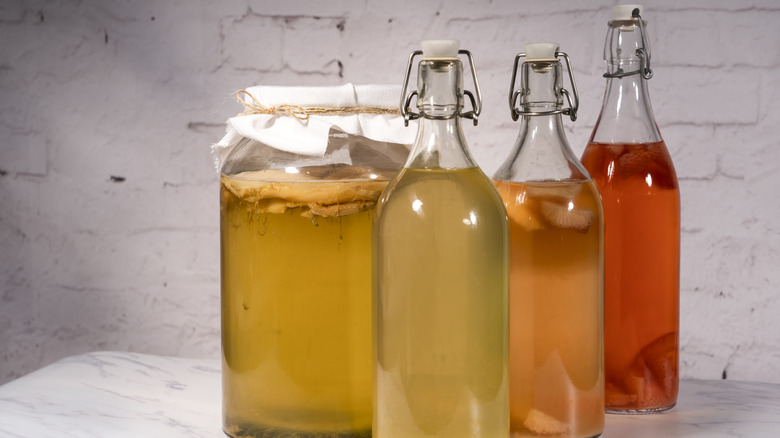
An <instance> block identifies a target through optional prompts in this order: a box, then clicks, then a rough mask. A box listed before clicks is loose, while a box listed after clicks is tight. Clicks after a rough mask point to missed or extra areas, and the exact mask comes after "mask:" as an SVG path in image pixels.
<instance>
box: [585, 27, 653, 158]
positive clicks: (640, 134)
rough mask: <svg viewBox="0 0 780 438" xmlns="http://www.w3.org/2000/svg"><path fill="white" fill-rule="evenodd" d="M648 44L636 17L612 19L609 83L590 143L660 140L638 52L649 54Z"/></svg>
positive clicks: (606, 52)
mask: <svg viewBox="0 0 780 438" xmlns="http://www.w3.org/2000/svg"><path fill="white" fill-rule="evenodd" d="M645 26H646V24H645ZM645 43H646V41H645V39H644V38H643V37H642V33H641V31H640V28H639V26H638V20H637V19H630V20H621V21H610V22H609V28H608V31H607V38H606V42H605V44H604V60H605V61H606V63H607V74H606V75H605V76H606V77H607V86H606V91H605V93H604V101H603V103H602V106H601V114H600V115H599V118H598V120H597V121H596V126H595V127H594V129H593V134H592V135H591V138H590V142H591V143H651V142H657V141H661V133H660V131H659V130H658V126H657V125H656V122H655V116H654V115H653V108H652V105H651V104H650V94H649V92H648V81H647V79H645V78H644V77H643V75H642V73H641V71H640V69H641V68H642V60H641V57H640V56H639V53H645V54H646V55H644V56H649V47H646V45H645Z"/></svg>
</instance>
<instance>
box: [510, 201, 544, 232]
mask: <svg viewBox="0 0 780 438" xmlns="http://www.w3.org/2000/svg"><path fill="white" fill-rule="evenodd" d="M507 211H509V212H510V213H511V214H509V215H508V216H509V222H511V223H515V224H518V225H520V226H521V227H523V229H525V230H527V231H536V230H541V229H543V228H544V224H543V223H542V221H540V220H539V219H537V217H536V215H534V212H533V210H531V209H530V208H528V206H527V205H524V204H515V205H513V206H512V208H511V210H510V209H507Z"/></svg>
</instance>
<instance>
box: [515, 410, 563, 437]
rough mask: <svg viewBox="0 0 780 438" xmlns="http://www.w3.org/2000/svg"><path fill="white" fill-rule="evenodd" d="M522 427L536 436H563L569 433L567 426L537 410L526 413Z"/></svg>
mask: <svg viewBox="0 0 780 438" xmlns="http://www.w3.org/2000/svg"><path fill="white" fill-rule="evenodd" d="M523 426H525V428H526V429H528V430H530V431H531V432H533V433H535V434H537V435H563V434H565V433H567V432H568V431H569V425H568V424H566V423H564V422H562V421H559V420H557V419H555V418H554V417H552V416H550V415H547V414H545V413H544V412H542V411H539V410H537V409H531V410H530V411H529V412H528V416H527V417H526V418H525V421H524V422H523Z"/></svg>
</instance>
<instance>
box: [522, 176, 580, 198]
mask: <svg viewBox="0 0 780 438" xmlns="http://www.w3.org/2000/svg"><path fill="white" fill-rule="evenodd" d="M556 183H557V181H556V182H554V183H549V184H547V183H546V184H544V185H529V186H528V188H526V191H525V193H526V196H528V197H529V198H531V199H539V200H555V201H570V200H572V199H574V197H575V196H577V195H578V194H579V193H580V191H581V190H582V184H556Z"/></svg>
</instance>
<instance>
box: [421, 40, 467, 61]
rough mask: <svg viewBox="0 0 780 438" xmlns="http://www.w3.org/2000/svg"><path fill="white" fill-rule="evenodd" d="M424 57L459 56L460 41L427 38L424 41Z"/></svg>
mask: <svg viewBox="0 0 780 438" xmlns="http://www.w3.org/2000/svg"><path fill="white" fill-rule="evenodd" d="M421 44H422V51H423V59H426V58H457V57H458V49H460V41H458V40H425V41H423V42H422V43H421Z"/></svg>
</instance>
